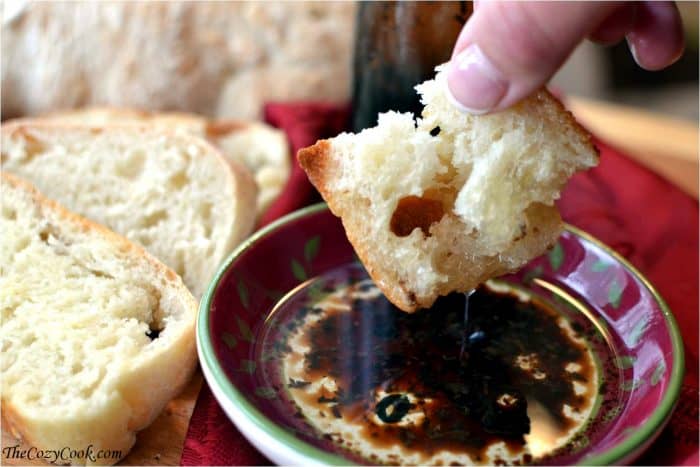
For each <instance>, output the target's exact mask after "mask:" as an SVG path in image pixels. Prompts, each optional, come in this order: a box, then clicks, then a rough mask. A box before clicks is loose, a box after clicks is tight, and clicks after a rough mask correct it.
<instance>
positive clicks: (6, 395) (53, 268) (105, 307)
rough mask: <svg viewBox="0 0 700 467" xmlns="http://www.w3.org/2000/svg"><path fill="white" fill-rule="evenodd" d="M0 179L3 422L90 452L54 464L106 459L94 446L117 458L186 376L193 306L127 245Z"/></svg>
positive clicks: (56, 446)
mask: <svg viewBox="0 0 700 467" xmlns="http://www.w3.org/2000/svg"><path fill="white" fill-rule="evenodd" d="M0 180H1V185H2V186H1V187H0V191H1V193H2V209H1V211H2V216H0V225H1V226H2V236H1V237H0V264H1V265H2V274H1V275H0V312H1V313H2V321H1V328H2V334H1V336H2V337H1V342H2V416H3V421H4V428H9V431H10V432H11V433H12V434H13V435H14V436H15V437H17V438H22V439H24V440H25V441H26V442H27V443H28V444H31V445H32V446H34V447H36V448H38V449H41V450H59V451H60V450H62V449H63V448H64V447H68V449H69V450H70V449H75V450H77V451H80V450H87V449H89V448H88V446H90V449H91V452H92V455H93V456H94V457H93V458H89V457H83V458H72V459H70V458H68V457H65V458H59V459H58V463H65V462H66V461H72V462H74V463H78V464H85V463H88V464H91V463H97V464H112V463H115V462H116V461H118V460H119V457H109V458H102V459H100V458H98V457H97V456H98V453H99V451H101V450H110V451H112V450H114V451H118V452H119V453H120V456H121V457H123V456H126V454H127V453H128V452H129V449H131V447H132V446H133V444H134V441H135V433H136V432H137V431H138V430H141V429H143V428H145V427H146V426H148V425H149V424H150V423H151V422H152V421H153V420H154V419H155V417H156V416H157V415H158V413H159V412H160V411H161V410H162V409H163V407H164V406H165V404H166V403H167V402H168V401H169V400H170V399H171V398H172V397H174V396H176V395H177V394H178V392H179V391H180V390H181V388H182V387H183V386H184V384H185V383H186V382H187V381H188V380H189V378H190V375H191V373H192V371H193V369H194V367H195V364H196V352H195V342H194V326H195V317H196V312H197V303H196V301H195V299H194V297H193V296H192V294H190V292H189V291H188V290H187V288H186V287H185V285H184V284H183V283H182V280H181V279H180V278H179V277H178V276H177V275H176V274H175V273H174V272H173V271H172V270H170V269H168V268H167V267H166V266H164V265H163V264H162V263H160V262H159V261H158V260H156V259H155V258H153V257H152V256H151V255H149V254H148V253H146V252H145V251H144V250H143V249H142V248H140V247H139V246H137V245H134V244H133V243H131V242H129V241H127V240H126V239H124V238H123V237H121V236H118V235H117V234H115V233H113V232H111V231H109V230H107V229H106V228H104V227H102V226H99V225H96V224H93V223H92V222H90V221H88V220H86V219H84V218H82V217H79V216H77V215H76V214H73V213H71V212H68V211H67V210H65V209H64V208H63V207H61V206H60V205H58V204H57V203H55V202H54V201H50V200H48V199H46V198H44V197H43V196H42V195H40V194H39V193H38V192H37V191H36V190H35V189H34V188H33V187H31V186H30V185H29V184H27V183H25V182H21V181H19V180H18V179H17V178H15V177H12V176H10V175H7V174H3V175H2V178H1V179H0ZM149 336H150V337H149ZM65 454H66V455H68V454H69V453H68V452H66V453H65Z"/></svg>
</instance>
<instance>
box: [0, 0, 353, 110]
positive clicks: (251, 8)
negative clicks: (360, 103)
mask: <svg viewBox="0 0 700 467" xmlns="http://www.w3.org/2000/svg"><path fill="white" fill-rule="evenodd" d="M356 8H357V7H356V2H337V1H331V2H186V1H178V2H144V1H140V2H89V1H83V2H34V1H29V0H10V1H5V2H2V10H3V24H2V41H1V44H0V47H2V53H0V81H1V82H2V92H1V94H2V115H3V118H16V117H29V116H37V115H39V114H41V113H44V112H47V111H51V110H56V109H65V108H73V107H85V106H91V105H109V106H119V107H121V106H125V107H137V108H143V109H151V110H171V109H179V110H184V111H188V112H196V113H200V114H204V115H207V116H210V117H219V118H237V119H244V120H248V119H260V117H261V116H262V113H263V104H264V103H266V102H273V101H274V102H279V101H296V100H306V99H314V100H320V101H331V102H338V103H341V102H345V101H346V100H347V99H348V97H349V95H350V78H351V75H352V67H351V64H352V47H353V44H354V42H353V39H354V36H353V31H354V25H355V11H356Z"/></svg>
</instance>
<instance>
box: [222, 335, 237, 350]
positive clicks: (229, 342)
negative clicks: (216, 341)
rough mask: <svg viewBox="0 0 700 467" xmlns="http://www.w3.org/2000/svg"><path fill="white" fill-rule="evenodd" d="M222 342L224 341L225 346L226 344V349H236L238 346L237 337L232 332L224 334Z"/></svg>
mask: <svg viewBox="0 0 700 467" xmlns="http://www.w3.org/2000/svg"><path fill="white" fill-rule="evenodd" d="M221 340H222V341H224V344H226V347H228V348H229V349H232V348H234V347H235V346H236V344H238V341H237V340H236V337H235V336H234V335H233V334H231V333H230V332H222V333H221Z"/></svg>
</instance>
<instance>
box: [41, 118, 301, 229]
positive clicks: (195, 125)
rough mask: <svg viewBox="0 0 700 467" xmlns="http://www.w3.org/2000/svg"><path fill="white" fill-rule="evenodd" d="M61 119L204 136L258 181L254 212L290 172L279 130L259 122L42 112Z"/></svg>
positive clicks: (260, 209)
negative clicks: (130, 125) (133, 126)
mask: <svg viewBox="0 0 700 467" xmlns="http://www.w3.org/2000/svg"><path fill="white" fill-rule="evenodd" d="M42 118H48V119H52V120H57V121H59V122H63V123H78V124H88V125H97V126H103V125H110V124H115V123H116V124H125V123H131V124H141V125H144V124H147V125H153V126H156V127H158V128H165V129H168V130H179V131H186V132H189V133H192V134H194V135H197V136H200V137H203V138H206V139H207V140H209V142H211V143H212V144H214V146H216V147H218V148H219V149H220V150H221V152H222V154H223V155H224V157H226V159H227V160H229V161H232V163H233V164H234V165H236V164H243V165H245V166H246V167H247V168H248V170H250V171H251V173H252V174H253V176H254V177H255V182H256V183H257V185H258V200H257V213H258V216H260V215H262V214H263V213H264V212H265V210H267V208H268V207H269V206H270V204H272V202H273V201H274V200H275V199H276V198H277V197H278V196H279V194H280V193H281V192H282V189H283V188H284V186H285V185H286V183H287V179H288V178H289V173H290V172H291V161H290V158H289V145H288V143H287V137H286V136H285V135H284V133H283V132H282V131H281V130H278V129H276V128H273V127H271V126H269V125H266V124H265V123H262V122H254V121H240V120H231V119H207V118H205V117H202V116H200V115H196V114H191V113H185V112H145V111H141V110H136V109H127V108H110V107H89V108H84V109H76V110H64V111H57V112H51V113H49V114H46V115H44V116H42Z"/></svg>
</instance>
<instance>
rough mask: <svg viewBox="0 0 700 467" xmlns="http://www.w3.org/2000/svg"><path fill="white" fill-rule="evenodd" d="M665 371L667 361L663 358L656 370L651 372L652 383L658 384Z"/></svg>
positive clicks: (653, 384)
mask: <svg viewBox="0 0 700 467" xmlns="http://www.w3.org/2000/svg"><path fill="white" fill-rule="evenodd" d="M664 373H666V362H665V361H663V360H661V361H660V362H659V364H658V365H657V366H656V368H655V369H654V372H653V373H652V374H651V380H650V381H651V385H652V386H656V385H657V384H659V381H661V378H662V377H663V375H664Z"/></svg>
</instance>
